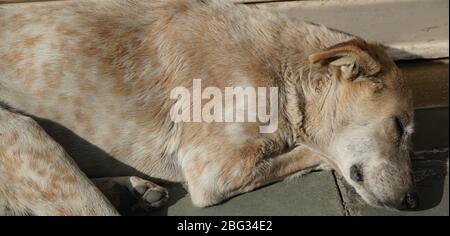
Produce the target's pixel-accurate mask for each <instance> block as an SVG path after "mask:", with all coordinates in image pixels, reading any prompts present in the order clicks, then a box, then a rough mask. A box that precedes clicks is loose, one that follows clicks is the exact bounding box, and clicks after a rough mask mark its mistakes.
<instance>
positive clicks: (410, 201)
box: [399, 191, 419, 210]
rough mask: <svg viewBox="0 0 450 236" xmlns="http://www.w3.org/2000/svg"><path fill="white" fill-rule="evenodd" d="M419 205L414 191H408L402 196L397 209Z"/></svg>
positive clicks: (412, 207) (406, 208)
mask: <svg viewBox="0 0 450 236" xmlns="http://www.w3.org/2000/svg"><path fill="white" fill-rule="evenodd" d="M417 205H419V196H418V195H417V192H416V191H409V192H407V193H406V194H405V196H403V197H402V199H401V203H400V207H399V210H408V209H414V208H416V207H417Z"/></svg>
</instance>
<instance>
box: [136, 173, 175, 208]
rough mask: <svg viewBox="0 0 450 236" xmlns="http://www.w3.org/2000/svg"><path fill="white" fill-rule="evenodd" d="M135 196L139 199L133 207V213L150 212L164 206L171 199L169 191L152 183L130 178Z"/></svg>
mask: <svg viewBox="0 0 450 236" xmlns="http://www.w3.org/2000/svg"><path fill="white" fill-rule="evenodd" d="M130 181H131V184H132V187H133V194H134V196H135V198H136V199H137V201H136V203H135V204H134V205H133V206H132V207H131V211H132V212H148V211H152V210H154V209H158V208H160V207H161V206H163V205H164V204H165V203H166V202H167V200H168V199H169V192H168V191H167V189H165V188H163V187H161V186H159V185H156V184H154V183H152V182H150V181H147V180H144V179H141V178H138V177H131V178H130Z"/></svg>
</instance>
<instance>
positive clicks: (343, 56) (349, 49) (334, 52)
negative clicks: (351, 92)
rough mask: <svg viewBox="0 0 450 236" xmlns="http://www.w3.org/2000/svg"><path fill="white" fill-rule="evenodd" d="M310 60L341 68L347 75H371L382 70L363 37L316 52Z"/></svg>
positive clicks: (322, 64)
mask: <svg viewBox="0 0 450 236" xmlns="http://www.w3.org/2000/svg"><path fill="white" fill-rule="evenodd" d="M309 62H310V63H311V64H313V65H321V66H329V67H330V66H331V67H334V68H336V67H337V68H340V70H341V72H342V73H344V75H345V76H346V77H348V76H350V77H353V76H355V75H358V74H362V75H364V76H366V77H371V76H374V75H376V74H377V73H378V72H379V71H380V70H381V65H380V63H379V62H378V61H377V60H375V59H374V58H373V57H372V56H371V55H370V54H369V52H368V50H367V43H365V42H364V41H363V40H361V39H353V40H350V41H347V42H344V43H340V44H337V45H335V46H332V47H330V48H327V49H325V50H323V51H320V52H317V53H314V54H312V55H310V56H309Z"/></svg>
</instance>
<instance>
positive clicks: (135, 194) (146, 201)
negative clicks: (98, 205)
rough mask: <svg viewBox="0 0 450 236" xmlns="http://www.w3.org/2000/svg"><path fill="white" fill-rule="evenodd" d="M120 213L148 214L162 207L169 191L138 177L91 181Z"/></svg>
mask: <svg viewBox="0 0 450 236" xmlns="http://www.w3.org/2000/svg"><path fill="white" fill-rule="evenodd" d="M91 180H92V182H93V183H94V184H95V185H96V186H97V187H98V189H100V191H102V192H103V194H104V195H105V196H106V197H107V198H108V199H109V201H110V202H111V203H112V204H113V205H114V206H115V207H116V209H117V210H118V211H120V212H130V213H137V212H148V211H151V210H154V209H158V208H159V207H161V206H162V205H163V204H164V203H165V202H166V201H167V199H168V197H169V194H168V191H167V190H166V189H165V188H163V187H161V186H159V185H157V184H155V183H153V182H151V181H148V180H144V179H141V178H139V177H136V176H126V177H110V178H109V177H107V178H96V179H91Z"/></svg>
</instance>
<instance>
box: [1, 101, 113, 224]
mask: <svg viewBox="0 0 450 236" xmlns="http://www.w3.org/2000/svg"><path fill="white" fill-rule="evenodd" d="M0 214H2V215H117V214H118V212H117V211H116V209H115V208H114V207H113V206H112V204H111V203H110V202H109V201H108V200H107V198H106V197H105V196H104V195H103V194H102V193H101V192H100V191H99V190H98V189H97V188H96V187H95V185H94V184H93V183H92V182H91V181H90V180H89V179H88V178H87V177H86V176H85V174H84V173H83V172H82V171H81V170H80V169H79V168H78V167H77V165H76V164H75V162H74V161H73V160H72V159H71V157H70V156H69V155H68V154H66V152H65V151H64V149H63V148H62V147H61V146H60V145H59V144H57V143H56V142H55V141H54V140H53V139H51V138H50V137H49V136H48V135H47V134H46V133H45V131H44V130H43V129H42V128H41V127H40V126H39V125H38V124H37V123H36V122H35V121H34V120H32V119H31V118H29V117H25V116H22V115H19V114H16V113H12V112H10V111H7V110H5V109H2V108H0Z"/></svg>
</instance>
